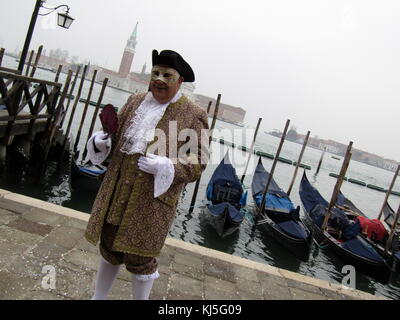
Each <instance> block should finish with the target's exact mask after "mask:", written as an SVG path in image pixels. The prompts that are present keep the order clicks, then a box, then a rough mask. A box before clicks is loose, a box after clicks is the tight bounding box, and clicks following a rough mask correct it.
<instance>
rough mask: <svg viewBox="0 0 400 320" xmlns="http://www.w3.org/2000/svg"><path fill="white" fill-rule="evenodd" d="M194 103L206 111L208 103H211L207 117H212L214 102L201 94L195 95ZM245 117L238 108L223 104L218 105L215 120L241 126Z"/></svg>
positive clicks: (242, 110)
mask: <svg viewBox="0 0 400 320" xmlns="http://www.w3.org/2000/svg"><path fill="white" fill-rule="evenodd" d="M195 98H196V103H197V104H198V105H200V106H201V107H203V108H204V109H206V108H207V107H208V104H209V102H210V101H211V102H212V105H211V108H210V111H209V113H208V114H209V115H210V116H212V115H214V110H215V105H216V100H215V99H213V98H210V97H207V96H204V95H201V94H195ZM245 116H246V111H245V110H244V109H242V108H239V107H234V106H230V105H228V104H225V103H220V105H219V108H218V115H217V119H219V120H222V121H227V122H233V123H235V124H239V125H242V124H243V122H244V118H245Z"/></svg>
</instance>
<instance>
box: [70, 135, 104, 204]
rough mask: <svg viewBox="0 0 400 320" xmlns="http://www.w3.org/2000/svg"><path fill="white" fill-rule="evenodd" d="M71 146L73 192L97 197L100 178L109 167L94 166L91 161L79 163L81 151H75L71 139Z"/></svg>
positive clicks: (71, 183)
mask: <svg viewBox="0 0 400 320" xmlns="http://www.w3.org/2000/svg"><path fill="white" fill-rule="evenodd" d="M70 141H71V143H70V146H71V150H70V152H71V155H72V156H71V170H70V177H69V183H70V188H71V191H72V192H85V193H86V194H87V195H88V196H91V197H93V198H94V197H95V196H96V194H97V192H98V190H99V188H100V185H101V180H100V178H99V177H100V176H101V175H103V174H104V173H105V172H106V170H107V166H106V165H103V164H100V165H94V164H93V163H91V162H90V160H89V161H86V162H83V163H79V161H78V158H79V151H77V150H73V149H72V148H73V145H74V143H73V138H72V136H71V137H70Z"/></svg>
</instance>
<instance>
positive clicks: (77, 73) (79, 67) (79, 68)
mask: <svg viewBox="0 0 400 320" xmlns="http://www.w3.org/2000/svg"><path fill="white" fill-rule="evenodd" d="M80 72H81V66H80V65H79V66H78V69H77V70H76V74H75V78H74V81H73V82H72V86H71V90H70V92H69V95H68V102H67V107H66V108H65V111H64V114H63V117H62V120H61V124H60V126H61V127H62V126H63V124H64V120H65V117H66V116H67V113H68V110H69V105H70V104H71V100H73V98H72V96H73V93H74V90H75V85H76V82H77V81H78V77H79V73H80Z"/></svg>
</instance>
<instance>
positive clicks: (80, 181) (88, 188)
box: [70, 104, 118, 197]
mask: <svg viewBox="0 0 400 320" xmlns="http://www.w3.org/2000/svg"><path fill="white" fill-rule="evenodd" d="M99 117H100V121H101V124H102V127H103V132H106V133H107V134H108V135H112V134H114V133H115V132H116V131H117V129H118V116H117V108H115V107H114V106H113V105H112V104H107V105H105V106H104V108H103V110H102V111H101V113H100V115H99ZM73 140H74V139H73V137H72V135H71V136H70V141H71V143H70V146H71V150H70V153H71V155H72V159H71V175H70V187H71V190H72V191H78V192H86V193H87V194H88V196H92V197H94V196H96V194H97V192H98V190H99V188H100V184H101V180H100V176H102V175H103V174H104V173H105V172H106V170H107V166H108V160H107V159H102V160H100V161H98V160H99V159H97V160H96V161H95V160H93V162H94V163H96V162H97V161H98V164H97V163H96V164H94V163H92V162H91V161H90V160H88V161H82V163H81V164H78V158H79V150H75V149H74V145H75V144H74V143H73ZM105 156H106V157H107V154H106V155H105Z"/></svg>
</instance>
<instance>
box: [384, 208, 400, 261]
mask: <svg viewBox="0 0 400 320" xmlns="http://www.w3.org/2000/svg"><path fill="white" fill-rule="evenodd" d="M399 217H400V205H399V207H398V209H397V213H396V217H395V218H394V222H393V225H392V228H391V229H390V233H389V237H388V239H387V241H386V246H385V255H386V254H387V252H388V251H389V247H390V245H391V244H392V241H393V236H394V231H395V230H396V226H397V223H398V222H399Z"/></svg>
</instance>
